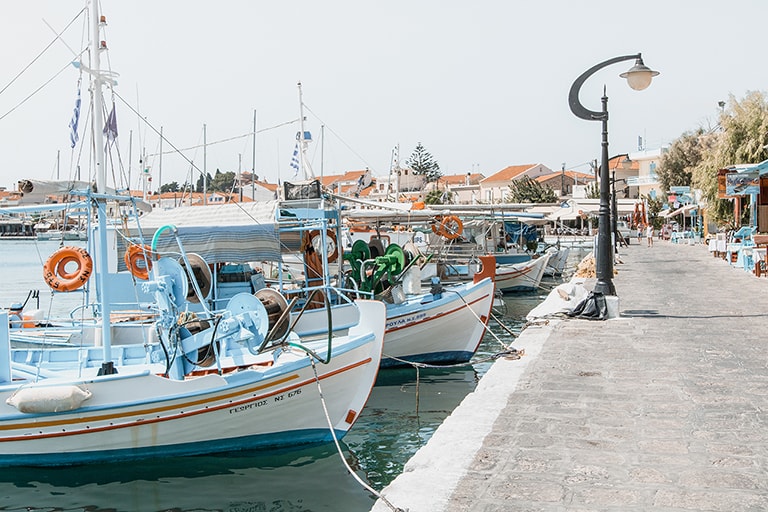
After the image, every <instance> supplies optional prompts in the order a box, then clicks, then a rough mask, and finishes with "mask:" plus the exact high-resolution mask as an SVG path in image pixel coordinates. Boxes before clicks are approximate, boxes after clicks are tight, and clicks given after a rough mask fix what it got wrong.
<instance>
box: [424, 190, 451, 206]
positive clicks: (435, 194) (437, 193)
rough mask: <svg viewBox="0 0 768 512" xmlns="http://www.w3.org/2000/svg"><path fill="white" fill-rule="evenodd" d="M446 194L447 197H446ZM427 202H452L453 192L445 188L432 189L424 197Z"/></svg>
mask: <svg viewBox="0 0 768 512" xmlns="http://www.w3.org/2000/svg"><path fill="white" fill-rule="evenodd" d="M444 196H445V197H444ZM424 203H425V204H452V203H453V192H450V191H447V190H445V191H443V190H431V191H430V192H429V193H427V197H426V198H425V199H424Z"/></svg>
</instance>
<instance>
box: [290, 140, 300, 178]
mask: <svg viewBox="0 0 768 512" xmlns="http://www.w3.org/2000/svg"><path fill="white" fill-rule="evenodd" d="M291 167H293V177H294V178H295V177H296V176H298V174H299V143H298V142H297V143H296V146H294V148H293V157H292V158H291Z"/></svg>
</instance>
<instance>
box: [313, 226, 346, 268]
mask: <svg viewBox="0 0 768 512" xmlns="http://www.w3.org/2000/svg"><path fill="white" fill-rule="evenodd" d="M325 233H326V236H327V237H328V238H329V239H330V240H331V241H332V244H331V243H329V244H328V245H329V246H332V250H330V247H329V248H327V249H329V250H328V263H333V262H334V261H336V259H338V257H339V244H337V243H336V233H335V232H334V231H333V230H332V229H328V230H326V231H325ZM320 236H322V235H321V234H320V231H319V230H317V229H315V230H312V231H309V232H308V233H307V241H306V243H308V244H309V245H311V246H312V248H313V249H314V250H315V252H316V253H317V254H318V256H319V255H321V254H322V253H323V252H322V245H321V244H322V240H320V239H319V238H317V237H320Z"/></svg>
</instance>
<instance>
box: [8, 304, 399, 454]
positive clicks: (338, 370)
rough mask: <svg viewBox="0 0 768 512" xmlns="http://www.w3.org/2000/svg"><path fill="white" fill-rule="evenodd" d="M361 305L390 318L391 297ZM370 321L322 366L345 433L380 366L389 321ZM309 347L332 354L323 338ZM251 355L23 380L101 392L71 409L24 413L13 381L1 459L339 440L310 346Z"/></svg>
mask: <svg viewBox="0 0 768 512" xmlns="http://www.w3.org/2000/svg"><path fill="white" fill-rule="evenodd" d="M361 306H362V310H363V312H364V313H365V314H364V315H363V316H367V317H368V318H370V319H374V318H376V317H378V318H379V319H382V318H383V315H384V307H383V305H382V304H379V303H375V302H369V301H366V302H365V303H364V304H361ZM364 324H368V325H364ZM369 327H370V322H362V325H361V326H360V327H359V328H358V327H356V328H354V329H351V330H350V331H351V332H350V337H349V338H345V339H346V341H345V342H344V343H340V344H339V345H338V346H335V347H334V349H333V357H332V358H331V361H330V362H329V363H328V364H322V363H316V369H317V374H318V377H319V380H320V383H321V385H322V388H323V396H324V397H325V404H326V406H327V409H328V414H329V417H330V419H331V424H332V427H333V431H334V434H335V435H336V437H339V438H340V437H342V436H343V435H344V434H345V433H346V432H347V431H348V430H349V428H350V427H351V426H352V424H353V423H354V421H355V420H356V419H357V416H358V415H359V413H360V411H361V410H362V409H363V406H364V405H365V402H366V401H367V399H368V396H369V394H370V391H371V388H372V387H373V384H374V382H375V379H376V376H377V373H378V367H379V363H380V358H381V347H382V338H383V322H381V325H380V326H379V327H378V328H374V329H373V330H371V329H370V328H369ZM366 329H367V330H366ZM308 346H310V347H311V348H312V349H313V350H315V351H316V352H317V353H318V354H319V355H320V356H321V357H323V356H324V355H325V348H326V342H325V341H324V340H320V341H316V342H313V343H312V344H311V345H308ZM256 357H258V359H255V358H256ZM235 359H237V358H235ZM243 359H246V357H243ZM230 362H234V360H233V361H230ZM242 362H247V363H249V365H248V366H247V367H242V366H241V367H240V368H239V371H232V372H231V373H224V375H218V374H216V373H214V374H210V375H204V376H200V377H193V378H188V379H186V380H183V381H174V380H170V379H167V378H165V377H160V376H157V375H154V374H152V373H149V372H144V373H142V374H130V373H126V374H125V375H123V374H120V373H118V374H117V375H111V376H102V377H91V378H86V379H47V380H43V381H41V382H39V383H36V384H26V385H24V386H23V387H24V388H35V389H36V390H38V391H40V390H43V389H44V388H45V387H46V386H47V387H48V389H53V390H56V389H62V388H67V387H70V388H71V387H72V386H78V387H79V388H80V389H87V390H88V391H89V392H90V393H92V396H91V398H89V399H87V400H85V401H84V402H82V404H81V405H80V407H78V408H76V409H75V410H71V411H68V412H41V413H29V412H26V413H25V412H21V411H20V410H18V409H17V408H15V407H13V406H11V405H9V404H8V403H6V400H8V399H9V398H10V397H11V396H13V395H14V394H15V393H17V392H18V391H19V389H20V386H19V385H17V384H8V385H5V386H3V387H2V388H0V424H2V425H3V428H2V430H1V431H0V466H17V465H35V466H40V465H69V464H82V463H89V462H97V461H113V460H124V459H135V458H146V457H160V456H177V455H191V454H199V453H211V452H221V451H231V450H242V449H249V448H256V447H266V446H269V447H280V446H293V445H295V444H301V443H312V442H326V441H330V440H331V439H332V435H333V434H332V433H331V428H330V426H329V425H328V421H327V420H326V417H325V414H324V411H323V405H322V404H321V402H320V396H319V392H318V385H317V381H316V379H315V373H314V371H313V368H312V366H311V364H310V359H309V357H308V356H307V355H306V353H305V352H304V351H302V350H299V349H292V350H289V351H282V352H280V353H271V352H270V353H264V354H262V355H260V356H251V359H250V361H245V360H243V361H242Z"/></svg>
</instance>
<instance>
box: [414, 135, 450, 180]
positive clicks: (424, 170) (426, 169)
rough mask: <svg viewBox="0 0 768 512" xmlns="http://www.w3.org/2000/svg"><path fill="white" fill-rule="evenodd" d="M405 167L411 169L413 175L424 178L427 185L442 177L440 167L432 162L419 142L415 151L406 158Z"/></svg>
mask: <svg viewBox="0 0 768 512" xmlns="http://www.w3.org/2000/svg"><path fill="white" fill-rule="evenodd" d="M405 165H407V166H408V167H410V168H411V170H412V171H413V174H415V175H417V176H424V179H425V180H426V182H427V183H430V182H434V181H437V180H438V179H440V177H442V175H443V173H441V172H440V165H438V163H437V162H436V161H435V160H434V158H433V157H432V155H431V154H430V153H429V151H427V150H426V149H424V146H423V145H422V144H421V142H419V143H418V144H417V145H416V149H414V150H413V153H411V156H410V157H408V160H407V161H406V162H405Z"/></svg>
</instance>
